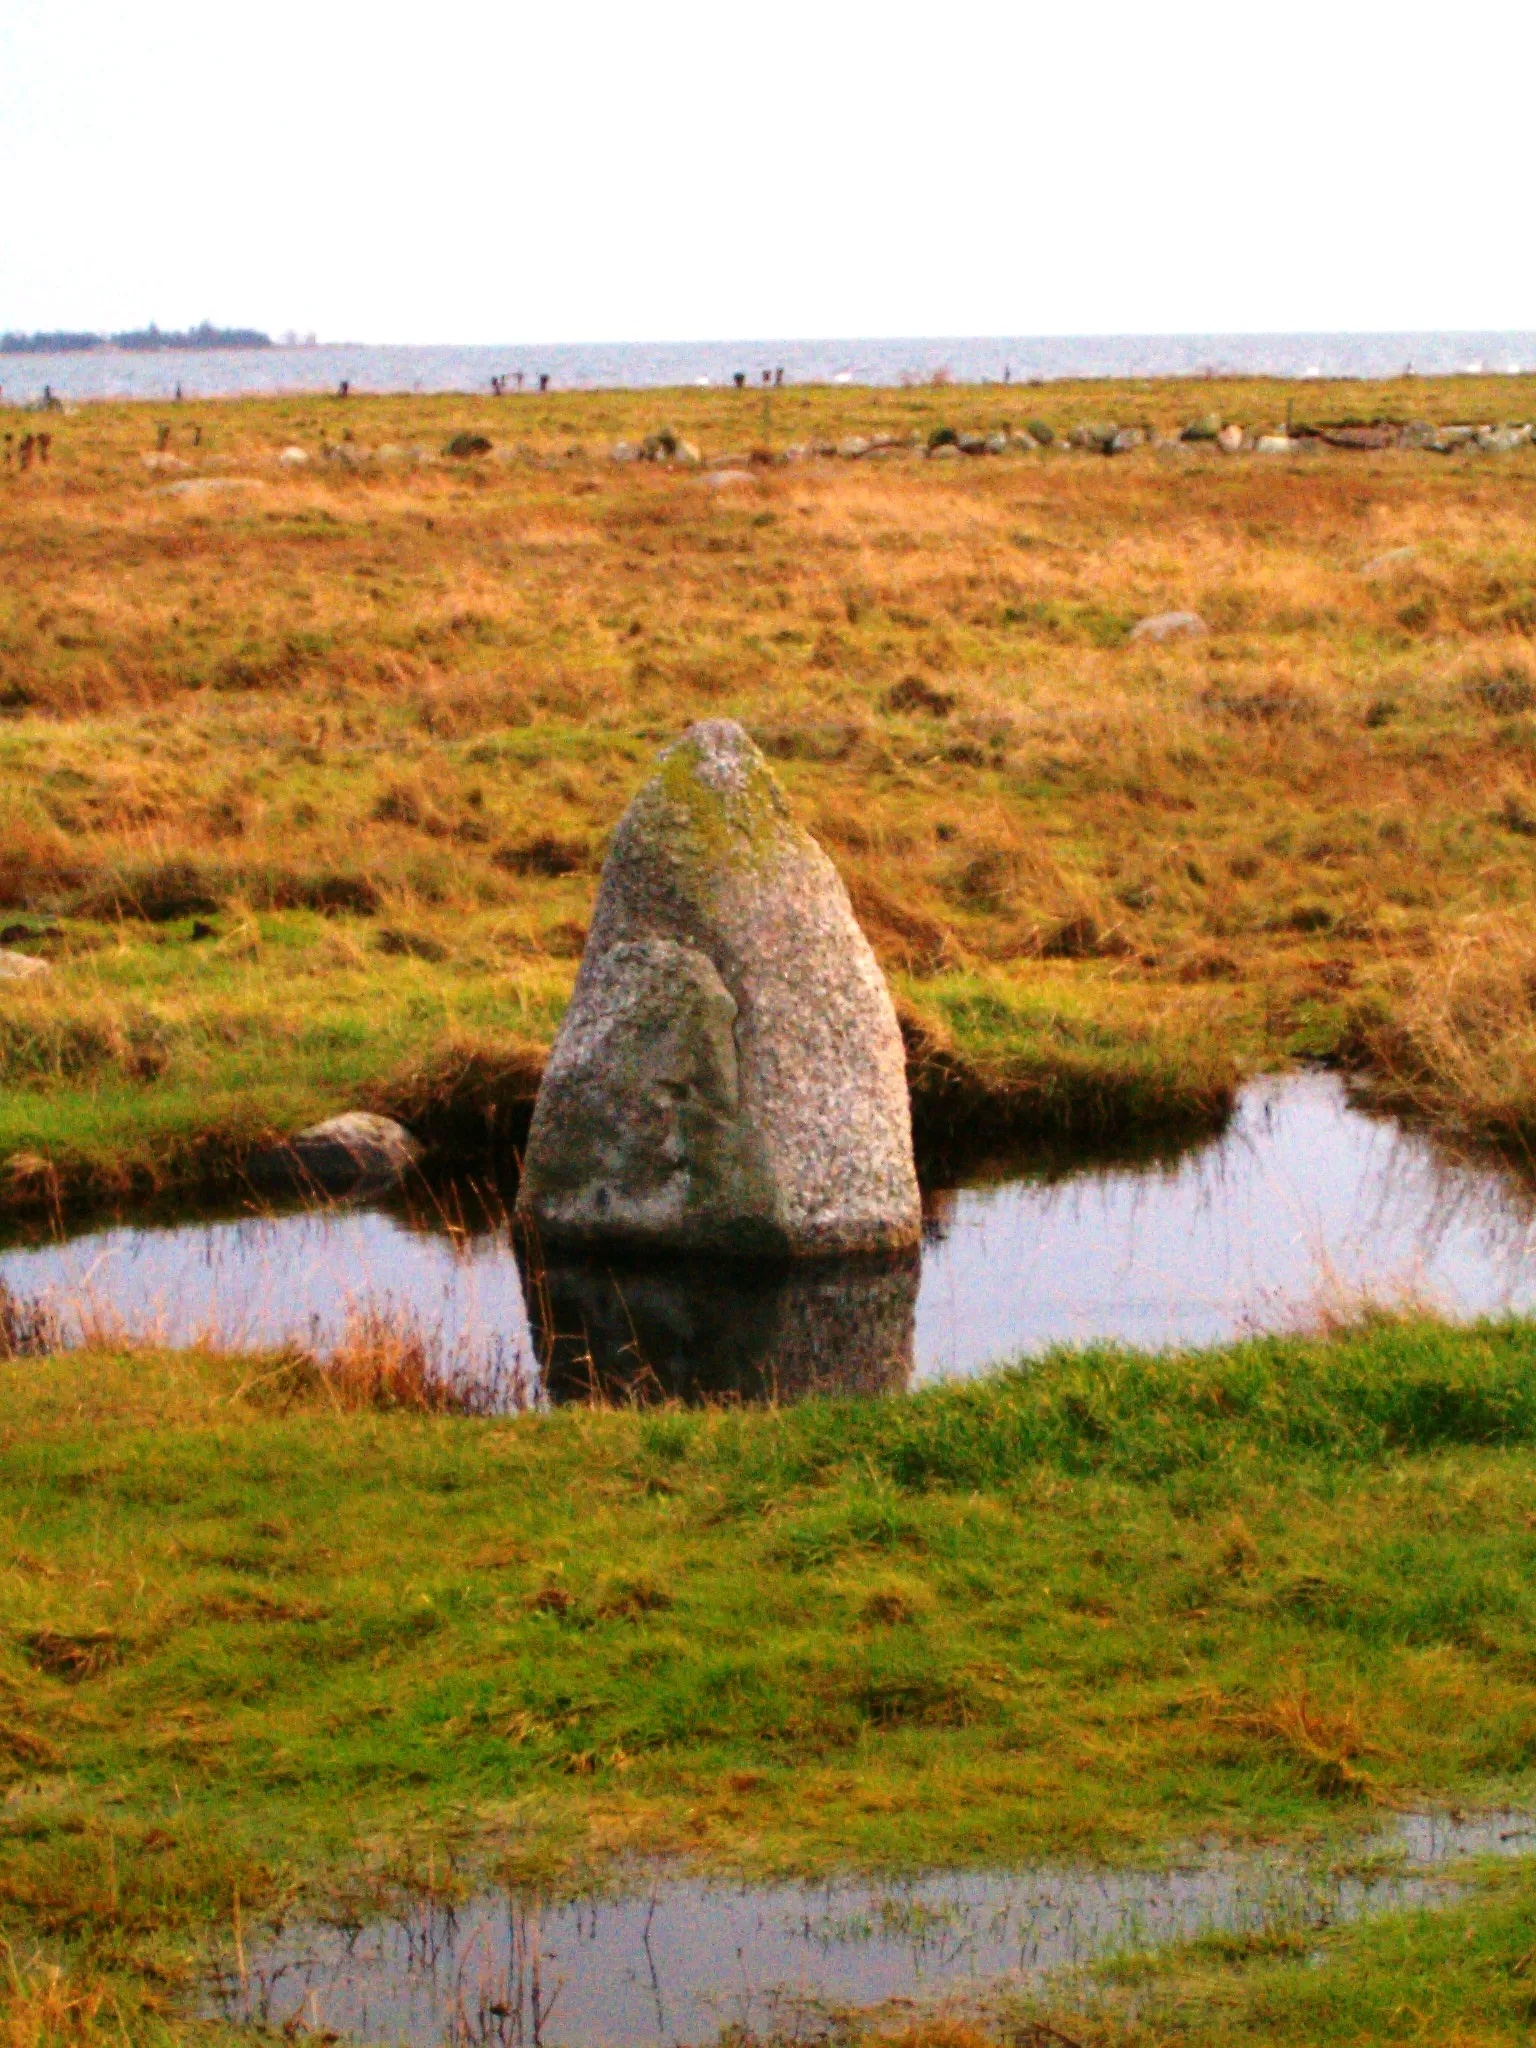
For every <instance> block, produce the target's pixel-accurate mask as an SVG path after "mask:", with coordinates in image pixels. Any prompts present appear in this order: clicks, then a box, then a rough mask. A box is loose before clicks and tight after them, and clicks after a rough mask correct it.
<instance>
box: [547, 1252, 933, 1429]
mask: <svg viewBox="0 0 1536 2048" xmlns="http://www.w3.org/2000/svg"><path fill="white" fill-rule="evenodd" d="M918 1276H919V1266H918V1261H917V1259H916V1258H915V1257H913V1258H911V1259H904V1260H900V1261H893V1260H874V1259H867V1260H835V1261H821V1260H817V1261H814V1262H809V1263H804V1264H799V1265H782V1266H781V1265H770V1264H766V1263H763V1264H750V1265H749V1264H733V1263H731V1262H730V1261H728V1260H722V1259H686V1260H685V1259H677V1260H657V1259H653V1260H651V1261H649V1262H647V1263H646V1264H643V1265H641V1264H638V1263H633V1262H631V1263H625V1264H618V1263H613V1262H603V1263H600V1262H598V1261H595V1260H590V1259H583V1260H576V1259H569V1258H561V1257H557V1258H555V1259H554V1260H553V1261H552V1262H551V1263H550V1264H549V1265H548V1266H547V1267H546V1268H545V1269H544V1271H543V1273H542V1274H540V1275H538V1276H537V1277H536V1280H535V1284H533V1285H532V1286H529V1285H528V1284H527V1279H528V1276H527V1271H526V1267H525V1272H524V1280H525V1289H526V1292H527V1296H528V1299H529V1302H530V1304H531V1311H532V1322H533V1328H534V1336H535V1341H536V1344H537V1349H538V1356H539V1360H540V1363H541V1365H542V1366H543V1369H544V1377H545V1384H546V1386H547V1387H548V1389H549V1392H550V1393H551V1395H552V1396H553V1397H554V1399H555V1400H557V1401H558V1400H563V1399H567V1398H570V1397H571V1396H572V1395H578V1396H581V1395H588V1394H590V1393H592V1392H593V1391H601V1392H603V1393H607V1394H614V1393H631V1394H633V1393H642V1394H643V1393H655V1394H657V1395H660V1396H663V1397H667V1398H671V1399H679V1400H690V1401H691V1400H698V1399H700V1398H705V1399H708V1398H719V1397H721V1396H724V1395H736V1396H741V1397H745V1398H747V1399H757V1400H762V1399H770V1400H782V1401H790V1400H800V1399H803V1398H804V1397H805V1396H806V1395H809V1394H887V1393H900V1392H902V1391H904V1389H905V1388H906V1385H907V1382H908V1380H909V1378H910V1377H911V1372H912V1331H913V1322H914V1314H915V1310H916V1307H917V1289H918Z"/></svg>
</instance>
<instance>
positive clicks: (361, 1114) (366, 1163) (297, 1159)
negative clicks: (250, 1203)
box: [246, 1109, 421, 1195]
mask: <svg viewBox="0 0 1536 2048" xmlns="http://www.w3.org/2000/svg"><path fill="white" fill-rule="evenodd" d="M420 1159H421V1147H420V1146H419V1145H418V1144H417V1142H416V1140H415V1139H414V1138H413V1137H412V1136H411V1134H410V1132H409V1131H408V1130H407V1129H406V1128H405V1126H404V1125H403V1124H397V1123H396V1122H395V1120H394V1118H393V1117H388V1116H375V1115H374V1114H373V1112H372V1111H371V1110H365V1109H349V1110H346V1111H344V1112H343V1114H342V1115H340V1116H332V1117H327V1118H326V1120H325V1122H324V1123H319V1124H311V1125H310V1127H309V1129H308V1130H305V1131H300V1132H299V1134H298V1136H297V1137H295V1138H289V1139H288V1140H287V1141H286V1142H285V1143H283V1144H278V1145H268V1146H264V1147H263V1148H262V1149H261V1151H259V1152H256V1153H253V1154H252V1156H251V1158H250V1159H249V1161H248V1162H247V1165H246V1173H247V1176H248V1178H249V1179H250V1180H251V1181H252V1183H253V1184H254V1185H255V1186H257V1187H260V1188H267V1189H272V1190H277V1189H284V1190H290V1191H291V1190H295V1189H302V1190H306V1191H317V1192H319V1193H321V1194H327V1195H376V1194H382V1193H383V1192H384V1191H385V1190H386V1189H387V1188H392V1187H395V1186H397V1185H398V1184H399V1183H400V1181H402V1180H403V1179H404V1178H405V1176H406V1174H407V1173H408V1172H409V1171H410V1170H411V1168H412V1167H413V1166H415V1165H417V1164H418V1163H419V1161H420Z"/></svg>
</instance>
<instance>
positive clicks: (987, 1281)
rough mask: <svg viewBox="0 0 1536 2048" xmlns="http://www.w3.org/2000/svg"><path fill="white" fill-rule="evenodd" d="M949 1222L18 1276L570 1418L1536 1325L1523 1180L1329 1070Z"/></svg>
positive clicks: (245, 1233)
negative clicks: (865, 1245) (385, 1339)
mask: <svg viewBox="0 0 1536 2048" xmlns="http://www.w3.org/2000/svg"><path fill="white" fill-rule="evenodd" d="M926 1214H927V1222H926V1231H925V1242H924V1245H923V1249H922V1254H921V1259H920V1260H918V1261H913V1262H911V1263H910V1264H896V1265H892V1264H889V1263H862V1264H850V1265H833V1266H827V1265H810V1266H806V1267H803V1268H800V1269H792V1270H788V1271H783V1270H779V1269H775V1268H771V1267H745V1268H732V1267H730V1266H729V1265H727V1264H724V1263H723V1262H721V1261H718V1260H715V1261H696V1262H667V1261H658V1260H654V1259H653V1260H650V1261H648V1262H644V1263H641V1264H620V1263H617V1262H615V1263H611V1264H593V1263H590V1262H582V1261H572V1260H561V1261H551V1262H550V1263H549V1264H548V1265H547V1266H540V1267H539V1268H538V1270H537V1271H536V1272H534V1273H533V1274H532V1275H530V1276H528V1277H527V1279H526V1282H525V1269H526V1266H527V1261H526V1257H523V1259H522V1263H521V1264H520V1252H519V1247H518V1246H517V1244H515V1242H514V1237H513V1233H512V1232H511V1231H510V1230H509V1228H508V1227H507V1225H506V1222H505V1218H504V1217H500V1218H492V1217H488V1216H487V1215H486V1213H485V1211H484V1208H483V1205H482V1207H481V1208H480V1209H479V1210H477V1211H476V1210H471V1208H470V1207H469V1205H468V1203H467V1201H466V1200H464V1199H462V1198H460V1197H454V1198H453V1199H452V1200H449V1199H447V1198H443V1199H440V1200H436V1201H433V1202H422V1201H418V1202H416V1203H415V1204H414V1205H403V1204H395V1205H392V1206H388V1207H379V1208H355V1209H347V1208H337V1209H328V1210H315V1209H311V1210H307V1211H299V1212H297V1213H291V1214H285V1215H251V1216H248V1217H244V1218H238V1219H235V1220H229V1221H218V1222H206V1221H200V1222H192V1223H185V1222H184V1223H178V1224H174V1225H170V1226H163V1227H162V1226H139V1225H126V1224H125V1225H121V1226H116V1227H112V1228H108V1229H96V1230H91V1231H88V1232H86V1233H84V1234H82V1235H79V1236H75V1237H72V1238H69V1239H67V1240H65V1241H63V1242H49V1243H43V1244H37V1245H31V1246H20V1245H18V1246H14V1247H12V1248H11V1249H9V1250H7V1251H5V1252H4V1253H3V1254H0V1277H3V1278H4V1279H5V1280H6V1281H7V1282H8V1283H9V1284H10V1286H11V1287H12V1288H13V1289H15V1290H16V1291H17V1292H18V1293H20V1294H25V1295H29V1296H35V1295H44V1296H47V1297H49V1298H50V1299H52V1300H53V1301H54V1302H55V1303H56V1304H57V1306H58V1308H59V1310H60V1312H61V1314H62V1315H63V1316H64V1319H65V1323H66V1328H67V1329H68V1330H69V1331H70V1332H71V1333H72V1334H79V1333H80V1332H81V1331H82V1330H83V1329H85V1328H88V1327H91V1326H94V1327H95V1328H97V1329H100V1330H105V1331H114V1330H119V1331H127V1332H133V1333H141V1334H147V1335H157V1336H160V1337H162V1338H164V1339H165V1340H167V1341H172V1342H184V1341H187V1340H190V1339H194V1338H200V1337H212V1338H214V1339H216V1340H218V1341H220V1342H223V1343H226V1344H235V1345H255V1344H263V1345H264V1344H274V1343H278V1342H282V1341H286V1340H296V1341H299V1342H303V1343H307V1344H312V1345H315V1346H316V1347H318V1348H321V1349H324V1348H325V1347H326V1346H328V1345H329V1344H330V1343H331V1342H333V1341H334V1339H335V1338H336V1336H337V1334H338V1333H339V1332H340V1331H341V1330H342V1328H343V1327H344V1326H345V1324H346V1322H347V1319H348V1316H349V1315H351V1314H355V1313H357V1312H358V1311H359V1310H361V1309H365V1308H368V1307H374V1308H378V1309H382V1310H384V1311H385V1312H387V1313H389V1314H390V1315H391V1316H394V1317H396V1318H407V1319H409V1320H410V1321H411V1322H412V1323H413V1324H414V1325H415V1326H416V1327H417V1328H419V1329H420V1330H422V1331H423V1332H424V1333H425V1334H426V1335H427V1337H428V1338H429V1340H430V1342H431V1343H432V1344H433V1346H434V1347H435V1349H436V1350H437V1352H438V1353H439V1355H440V1356H441V1357H442V1358H443V1359H444V1361H445V1362H447V1363H448V1364H450V1365H453V1364H457V1365H458V1366H460V1367H461V1368H462V1369H463V1370H465V1371H467V1372H471V1373H481V1374H491V1375H499V1378H500V1382H501V1384H502V1385H504V1386H506V1385H512V1384H515V1383H516V1382H517V1381H518V1379H519V1376H522V1377H523V1379H524V1381H525V1383H526V1384H527V1385H528V1386H531V1387H537V1386H539V1385H542V1386H544V1387H546V1388H547V1389H548V1390H549V1391H550V1392H552V1393H553V1394H555V1395H556V1396H557V1397H559V1396H560V1395H562V1394H564V1393H567V1392H569V1391H571V1390H573V1389H580V1388H584V1387H586V1386H587V1385H588V1384H589V1383H590V1382H591V1380H592V1379H593V1378H594V1377H596V1378H598V1379H600V1380H603V1381H605V1382H612V1381H613V1380H615V1379H622V1380H630V1379H633V1378H635V1377H637V1376H638V1377H640V1378H642V1379H648V1380H649V1381H650V1382H651V1383H653V1384H655V1385H657V1386H659V1387H660V1388H661V1389H663V1390H665V1391H669V1392H675V1393H679V1394H685V1395H686V1394H693V1393H698V1392H710V1391H714V1392H725V1391H730V1390H736V1391H740V1392H743V1393H746V1394H753V1393H759V1392H762V1391H763V1390H764V1389H776V1390H777V1391H778V1392H779V1393H780V1394H781V1395H784V1396H789V1395H793V1394H795V1393H797V1392H804V1391H809V1390H813V1389H820V1390H829V1391H830V1390H854V1391H857V1390H868V1391H872V1390H876V1389H880V1388H888V1387H900V1386H904V1385H907V1384H910V1383H912V1382H913V1381H922V1380H929V1379H933V1378H936V1377H942V1376H955V1375H964V1374H969V1373H974V1372H978V1371H980V1370H982V1369H983V1368H984V1367H986V1366H988V1365H991V1364H993V1363H995V1362H996V1361H998V1360H1000V1359H1005V1358H1012V1357H1017V1356H1020V1355H1023V1354H1027V1353H1031V1352H1038V1351H1040V1350H1041V1349H1043V1348H1044V1347H1045V1346H1047V1345H1049V1344H1052V1343H1057V1342H1063V1341H1065V1342H1074V1343H1082V1342H1088V1341H1092V1340H1098V1339H1108V1340H1114V1341H1117V1342H1121V1343H1126V1344H1135V1345H1143V1346H1154V1347H1155V1346H1164V1345H1170V1344H1199V1343H1209V1342H1213V1341H1218V1340H1220V1339H1223V1338H1228V1337H1232V1336H1237V1335H1241V1334H1244V1333H1246V1332H1249V1331H1252V1330H1255V1329H1261V1328H1272V1327H1277V1326H1284V1325H1286V1324H1287V1323H1294V1322H1296V1321H1297V1320H1301V1319H1305V1318H1306V1317H1307V1316H1308V1315H1309V1314H1311V1313H1315V1311H1316V1310H1317V1309H1318V1308H1319V1307H1320V1306H1327V1305H1330V1304H1333V1305H1343V1304H1347V1303H1348V1302H1349V1301H1351V1300H1353V1299H1356V1298H1358V1297H1359V1296H1361V1295H1369V1296H1372V1297H1375V1298H1385V1299H1388V1300H1392V1299H1401V1298H1403V1297H1408V1298H1411V1299H1415V1300H1418V1301H1421V1302H1423V1303H1424V1304H1425V1305H1426V1306H1430V1307H1433V1308H1436V1309H1438V1310H1440V1311H1442V1312H1443V1313H1445V1314H1448V1315H1451V1316H1456V1317H1466V1316H1472V1315H1480V1314H1496V1313H1499V1312H1503V1311H1508V1310H1516V1309H1529V1308H1531V1307H1533V1306H1536V1260H1533V1258H1532V1252H1533V1249H1536V1201H1533V1198H1532V1195H1531V1193H1530V1191H1529V1189H1528V1187H1527V1185H1526V1184H1525V1183H1524V1182H1522V1181H1521V1180H1520V1179H1519V1177H1518V1176H1517V1175H1516V1174H1515V1173H1513V1172H1512V1171H1511V1170H1509V1169H1508V1168H1506V1167H1503V1166H1501V1165H1499V1164H1498V1163H1496V1162H1489V1161H1486V1160H1478V1161H1468V1160H1459V1159H1455V1158H1452V1157H1451V1156H1449V1155H1448V1154H1447V1153H1445V1152H1444V1151H1443V1150H1441V1149H1440V1148H1438V1147H1437V1146H1436V1145H1435V1144H1434V1143H1433V1142H1431V1140H1429V1139H1428V1138H1427V1137H1425V1136H1423V1135H1422V1134H1419V1133H1416V1132H1413V1131H1409V1130H1406V1129H1404V1128H1403V1127H1402V1126H1400V1125H1398V1124H1396V1123H1394V1122H1392V1121H1390V1120H1387V1119H1382V1118H1377V1117H1372V1116H1367V1115H1365V1114H1363V1113H1362V1112H1361V1111H1360V1110H1358V1109H1356V1108H1354V1107H1352V1106H1351V1105H1350V1102H1349V1100H1348V1098H1347V1095H1346V1092H1345V1089H1344V1086H1343V1084H1342V1082H1340V1081H1339V1080H1338V1079H1337V1078H1336V1077H1335V1076H1333V1075H1329V1074H1322V1073H1303V1074H1298V1075H1291V1076H1286V1077H1282V1078H1278V1079H1268V1080H1263V1081H1259V1082H1255V1083H1254V1084H1252V1085H1251V1086H1249V1087H1248V1088H1246V1089H1245V1090H1244V1091H1243V1094H1242V1096H1241V1098H1240V1100H1239V1103H1238V1106H1237V1109H1236V1112H1235V1114H1234V1115H1233V1117H1232V1119H1231V1121H1230V1122H1229V1124H1228V1125H1227V1127H1226V1129H1225V1130H1224V1131H1223V1132H1222V1133H1221V1134H1220V1135H1219V1136H1217V1137H1214V1138H1211V1139H1209V1140H1207V1141H1206V1142H1204V1143H1200V1144H1197V1145H1194V1146H1192V1147H1190V1148H1189V1149H1187V1150H1184V1151H1182V1152H1179V1153H1176V1154H1174V1155H1172V1156H1167V1155H1164V1156H1162V1157H1159V1158H1156V1159H1153V1160H1151V1161H1142V1162H1139V1163H1131V1164H1127V1163H1123V1162H1122V1163H1108V1164H1106V1163H1103V1162H1099V1163H1094V1162H1093V1161H1091V1160H1090V1161H1079V1162H1068V1163H1066V1164H1062V1162H1061V1161H1060V1159H1059V1157H1057V1158H1053V1160H1052V1162H1051V1163H1049V1164H1045V1163H1042V1161H1041V1160H1040V1159H1035V1160H1033V1161H1032V1160H1031V1159H1030V1158H1029V1157H1028V1156H1025V1157H1023V1158H1021V1159H1015V1160H1013V1161H1011V1162H1009V1163H1008V1165H1007V1166H1006V1167H1005V1168H999V1169H994V1170H993V1171H992V1172H991V1173H989V1174H986V1175H982V1176H979V1177H978V1178H976V1179H975V1180H974V1181H973V1182H972V1183H971V1184H969V1185H964V1186H959V1187H949V1188H937V1189H930V1190H929V1191H928V1193H927V1196H926ZM466 1215H472V1216H474V1217H475V1218H477V1220H473V1221H471V1222H469V1223H467V1224H466V1223H465V1222H464V1221H463V1218H464V1216H466ZM530 1311H531V1312H530Z"/></svg>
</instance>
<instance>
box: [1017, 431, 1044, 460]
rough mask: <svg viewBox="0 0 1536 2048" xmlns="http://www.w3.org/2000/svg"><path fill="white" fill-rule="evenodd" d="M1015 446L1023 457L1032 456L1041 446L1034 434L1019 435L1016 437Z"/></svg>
mask: <svg viewBox="0 0 1536 2048" xmlns="http://www.w3.org/2000/svg"><path fill="white" fill-rule="evenodd" d="M1013 445H1014V447H1015V448H1017V449H1018V450H1019V452H1020V454H1021V455H1030V454H1033V452H1034V450H1035V449H1037V448H1038V447H1039V446H1040V443H1039V442H1038V441H1037V440H1036V439H1035V436H1034V435H1033V434H1024V433H1019V434H1015V435H1014V437H1013Z"/></svg>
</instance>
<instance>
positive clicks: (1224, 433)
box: [1216, 426, 1244, 455]
mask: <svg viewBox="0 0 1536 2048" xmlns="http://www.w3.org/2000/svg"><path fill="white" fill-rule="evenodd" d="M1243 439H1244V436H1243V430H1242V428H1241V427H1238V426H1227V427H1223V428H1222V429H1221V431H1220V432H1219V433H1218V434H1217V436H1216V446H1217V447H1218V448H1219V449H1220V450H1221V452H1222V454H1223V455H1238V454H1241V452H1242V447H1243Z"/></svg>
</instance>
